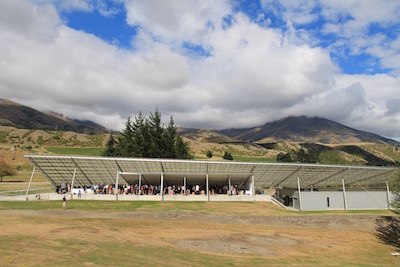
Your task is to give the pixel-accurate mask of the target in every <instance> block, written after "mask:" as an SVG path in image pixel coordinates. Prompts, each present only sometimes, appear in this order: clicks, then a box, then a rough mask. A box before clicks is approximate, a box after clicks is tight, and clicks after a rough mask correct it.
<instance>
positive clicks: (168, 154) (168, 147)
mask: <svg viewBox="0 0 400 267" xmlns="http://www.w3.org/2000/svg"><path fill="white" fill-rule="evenodd" d="M176 138H177V129H176V127H175V124H174V119H173V118H172V116H171V118H170V121H169V124H168V127H167V129H165V131H164V134H163V139H164V147H165V153H164V158H171V159H172V158H176V151H175V139H176Z"/></svg>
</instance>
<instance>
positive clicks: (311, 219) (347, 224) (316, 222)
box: [0, 210, 381, 231]
mask: <svg viewBox="0 0 400 267" xmlns="http://www.w3.org/2000/svg"><path fill="white" fill-rule="evenodd" d="M0 214H9V215H25V216H63V217H74V218H123V219H132V220H152V221H180V222H182V221H184V222H188V221H189V222H202V223H219V224H232V225H260V226H274V227H285V228H308V229H331V230H359V231H372V230H374V229H375V227H376V220H377V219H378V218H380V217H381V216H376V215H305V216H261V215H232V214H212V213H204V212H194V211H151V212H150V211H134V212H117V211H115V212H101V211H79V210H66V211H62V210H0Z"/></svg>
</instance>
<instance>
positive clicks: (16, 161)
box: [0, 149, 29, 165]
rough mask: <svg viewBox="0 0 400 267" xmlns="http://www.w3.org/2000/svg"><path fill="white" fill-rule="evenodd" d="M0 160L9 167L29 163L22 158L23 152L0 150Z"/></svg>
mask: <svg viewBox="0 0 400 267" xmlns="http://www.w3.org/2000/svg"><path fill="white" fill-rule="evenodd" d="M0 159H2V160H4V161H5V162H7V163H8V164H11V165H26V164H29V161H28V160H27V159H26V158H25V157H24V151H23V150H6V149H2V150H0Z"/></svg>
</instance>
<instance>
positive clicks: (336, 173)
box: [313, 168, 348, 185]
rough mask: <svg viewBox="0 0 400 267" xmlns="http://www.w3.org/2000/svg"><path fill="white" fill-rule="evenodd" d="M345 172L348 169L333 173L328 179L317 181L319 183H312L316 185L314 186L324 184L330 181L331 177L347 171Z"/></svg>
mask: <svg viewBox="0 0 400 267" xmlns="http://www.w3.org/2000/svg"><path fill="white" fill-rule="evenodd" d="M347 170H348V168H345V169H343V170H340V171H338V172H335V173H333V174H331V175H329V176H328V177H325V178H323V179H321V180H319V181H317V182H315V183H313V185H316V184H319V183H322V182H325V181H326V180H328V179H331V178H332V177H335V176H336V175H339V174H342V173H344V172H345V171H347Z"/></svg>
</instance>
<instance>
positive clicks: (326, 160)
mask: <svg viewBox="0 0 400 267" xmlns="http://www.w3.org/2000/svg"><path fill="white" fill-rule="evenodd" d="M318 161H319V162H320V163H323V164H338V165H344V164H346V163H347V162H346V159H345V158H344V157H343V156H342V155H341V153H340V152H339V151H337V150H328V151H323V152H321V153H320V154H319V156H318Z"/></svg>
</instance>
